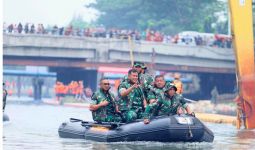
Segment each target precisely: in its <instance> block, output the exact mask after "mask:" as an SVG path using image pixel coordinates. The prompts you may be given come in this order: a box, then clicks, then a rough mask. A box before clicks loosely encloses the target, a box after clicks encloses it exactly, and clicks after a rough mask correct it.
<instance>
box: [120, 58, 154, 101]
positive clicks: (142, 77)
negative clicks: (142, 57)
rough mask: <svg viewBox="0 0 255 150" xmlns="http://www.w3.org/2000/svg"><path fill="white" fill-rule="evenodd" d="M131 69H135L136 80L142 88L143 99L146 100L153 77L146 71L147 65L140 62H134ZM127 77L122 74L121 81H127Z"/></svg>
mask: <svg viewBox="0 0 255 150" xmlns="http://www.w3.org/2000/svg"><path fill="white" fill-rule="evenodd" d="M133 69H135V70H136V71H137V72H138V82H139V84H140V85H141V88H142V90H143V93H144V96H145V99H146V100H147V96H148V93H149V91H150V88H152V87H153V78H152V76H151V75H149V74H148V73H146V69H147V67H146V66H145V64H144V63H142V62H138V61H136V62H134V65H133ZM127 80H128V77H127V76H124V78H123V80H122V82H127Z"/></svg>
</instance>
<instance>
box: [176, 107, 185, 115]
mask: <svg viewBox="0 0 255 150" xmlns="http://www.w3.org/2000/svg"><path fill="white" fill-rule="evenodd" d="M177 114H178V115H181V114H184V111H183V110H182V108H181V107H179V108H178V109H177Z"/></svg>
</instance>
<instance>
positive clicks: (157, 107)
mask: <svg viewBox="0 0 255 150" xmlns="http://www.w3.org/2000/svg"><path fill="white" fill-rule="evenodd" d="M156 82H157V81H156ZM176 91H177V88H176V87H175V86H174V85H170V86H168V87H167V88H166V91H165V92H164V96H158V97H157V99H153V100H151V103H150V104H149V105H147V107H146V109H145V113H144V123H145V124H148V123H149V122H150V118H151V117H153V116H162V115H174V114H183V113H184V111H183V108H184V109H185V110H186V112H187V113H188V114H191V113H192V112H191V110H190V107H189V106H188V105H187V104H186V102H185V100H184V98H183V97H182V96H181V95H179V94H177V93H176Z"/></svg>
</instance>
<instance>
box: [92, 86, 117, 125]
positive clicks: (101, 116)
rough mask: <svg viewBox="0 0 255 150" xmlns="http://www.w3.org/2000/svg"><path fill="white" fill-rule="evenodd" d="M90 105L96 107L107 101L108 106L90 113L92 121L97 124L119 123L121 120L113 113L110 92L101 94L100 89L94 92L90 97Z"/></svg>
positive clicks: (113, 108)
mask: <svg viewBox="0 0 255 150" xmlns="http://www.w3.org/2000/svg"><path fill="white" fill-rule="evenodd" d="M91 100H92V102H91V105H97V104H99V103H100V102H102V101H105V100H106V101H107V102H109V104H108V105H107V106H104V107H100V108H98V109H97V110H95V111H92V117H93V120H94V121H98V122H120V121H121V118H120V116H118V115H117V114H116V113H115V101H114V95H113V94H112V93H111V92H107V93H105V92H103V91H102V90H101V89H100V90H98V91H97V92H95V93H94V94H93V95H92V97H91Z"/></svg>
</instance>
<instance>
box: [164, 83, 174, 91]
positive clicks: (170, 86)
mask: <svg viewBox="0 0 255 150" xmlns="http://www.w3.org/2000/svg"><path fill="white" fill-rule="evenodd" d="M172 88H174V90H175V91H177V88H176V86H175V85H174V84H169V85H168V86H167V87H166V90H165V92H167V91H169V90H170V89H172Z"/></svg>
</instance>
